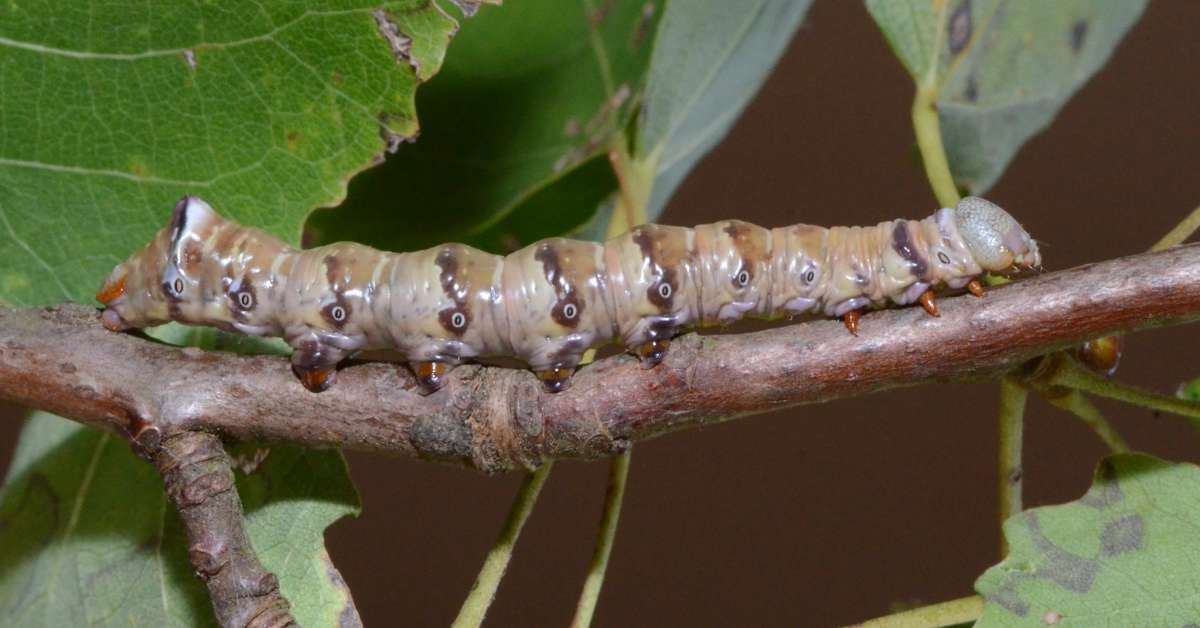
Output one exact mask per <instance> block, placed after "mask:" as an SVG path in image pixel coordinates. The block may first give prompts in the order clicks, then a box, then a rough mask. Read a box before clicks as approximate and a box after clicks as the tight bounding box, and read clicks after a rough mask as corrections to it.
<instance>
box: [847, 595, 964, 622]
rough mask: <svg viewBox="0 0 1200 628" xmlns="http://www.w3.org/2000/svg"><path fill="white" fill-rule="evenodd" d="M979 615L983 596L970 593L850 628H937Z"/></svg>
mask: <svg viewBox="0 0 1200 628" xmlns="http://www.w3.org/2000/svg"><path fill="white" fill-rule="evenodd" d="M980 615H983V598H982V597H979V596H978V595H972V596H971V597H964V598H959V599H957V600H950V601H949V602H942V603H941V604H934V605H932V606H923V607H921V608H914V609H912V610H909V611H904V612H902V613H895V614H892V615H886V616H884V617H877V618H875V619H872V620H869V621H865V622H863V623H861V624H857V625H856V626H854V627H852V628H937V627H939V626H953V625H955V624H965V623H967V622H972V621H975V620H977V619H979V616H980Z"/></svg>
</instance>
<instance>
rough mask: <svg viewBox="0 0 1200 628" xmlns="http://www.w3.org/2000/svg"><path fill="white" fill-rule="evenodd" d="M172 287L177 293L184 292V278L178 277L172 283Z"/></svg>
mask: <svg viewBox="0 0 1200 628" xmlns="http://www.w3.org/2000/svg"><path fill="white" fill-rule="evenodd" d="M171 289H172V290H174V291H175V294H176V295H180V294H183V280H182V279H180V278H179V277H176V278H175V282H174V283H172V284H171Z"/></svg>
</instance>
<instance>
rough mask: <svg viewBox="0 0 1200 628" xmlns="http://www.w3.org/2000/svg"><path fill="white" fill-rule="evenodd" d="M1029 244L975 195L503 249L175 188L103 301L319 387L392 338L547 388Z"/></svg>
mask: <svg viewBox="0 0 1200 628" xmlns="http://www.w3.org/2000/svg"><path fill="white" fill-rule="evenodd" d="M1040 264H1041V258H1040V255H1039V253H1038V249H1037V244H1036V243H1035V242H1034V240H1033V239H1032V238H1030V236H1029V234H1028V233H1026V231H1025V229H1024V228H1022V227H1021V225H1020V224H1018V223H1017V221H1016V220H1014V219H1013V218H1012V216H1010V215H1009V214H1008V213H1007V212H1005V211H1004V210H1003V209H1001V208H999V207H998V206H996V205H994V204H992V203H991V202H988V201H986V200H983V199H980V198H974V197H972V198H967V199H964V200H963V201H962V202H960V203H959V204H958V205H957V206H956V207H954V208H944V209H940V210H938V211H937V212H936V213H934V214H933V215H932V216H929V217H928V218H925V219H923V220H904V219H901V220H893V221H888V222H881V223H879V224H878V225H875V226H873V227H832V228H823V227H817V226H812V225H803V224H800V225H793V226H789V227H779V228H775V229H766V228H763V227H759V226H756V225H752V224H750V223H746V222H742V221H739V220H726V221H722V222H717V223H713V224H708V225H700V226H697V227H695V228H692V229H688V228H684V227H670V226H663V225H643V226H640V227H637V228H635V229H633V230H632V231H630V232H628V233H626V234H624V235H621V236H618V237H616V238H614V239H611V240H608V241H607V242H603V243H596V242H584V241H578V240H569V239H564V238H550V239H546V240H542V241H540V242H536V243H534V244H531V245H529V246H527V247H525V248H523V249H520V250H518V251H516V252H513V253H510V254H509V255H507V256H499V255H492V254H489V253H485V252H483V251H480V250H478V249H474V248H471V247H469V246H466V245H462V244H446V245H443V246H438V247H434V248H431V249H427V250H424V251H417V252H410V253H390V252H384V251H379V250H376V249H373V248H370V247H368V246H365V245H361V244H355V243H348V242H343V243H337V244H330V245H327V246H322V247H319V248H313V249H306V250H300V249H294V248H292V247H290V246H288V245H286V244H284V243H283V242H281V241H279V240H278V239H276V238H274V237H272V236H270V235H268V234H266V233H264V232H262V231H259V230H257V229H254V228H250V227H244V226H242V225H239V224H237V223H235V222H233V221H230V220H227V219H225V218H223V217H221V216H220V215H218V214H217V213H216V212H215V211H214V210H213V209H212V208H211V207H209V205H208V204H207V203H205V202H204V201H202V200H200V199H198V198H196V197H191V196H189V197H184V198H183V199H182V200H181V201H180V202H179V203H178V204H177V205H176V206H175V208H174V211H173V212H172V215H171V221H170V223H169V224H168V225H167V226H166V227H165V228H163V229H162V230H161V231H159V233H158V234H157V235H156V236H155V238H154V239H153V240H152V241H151V242H150V243H149V244H148V245H147V246H146V247H145V248H143V249H142V250H141V251H139V252H137V253H134V254H133V255H132V256H131V257H130V258H129V259H128V260H126V261H125V262H123V263H121V264H119V265H118V266H117V267H116V268H115V269H113V272H112V273H111V275H110V276H109V277H108V278H107V280H106V281H105V283H104V286H103V287H102V288H101V290H100V293H99V294H97V297H96V298H97V299H98V300H99V301H101V302H102V303H103V304H105V305H106V306H107V309H106V310H105V311H104V313H103V314H102V316H101V319H102V322H103V324H104V326H105V327H107V328H108V329H111V330H114V331H119V330H123V329H128V328H140V327H147V326H151V325H158V324H162V323H165V322H167V321H178V322H181V323H186V324H190V325H206V326H213V327H218V328H221V329H225V330H228V331H233V332H238V333H242V334H252V335H260V336H280V337H282V338H284V339H285V340H286V341H287V343H288V344H289V345H291V346H292V347H293V348H294V349H295V351H294V353H293V355H292V366H293V370H294V371H295V372H296V374H297V376H298V377H299V378H300V380H301V382H302V383H303V384H304V385H305V386H306V387H307V388H308V389H309V390H312V391H314V392H319V391H321V390H324V389H325V388H326V387H328V386H329V385H331V384H332V383H333V381H334V378H335V374H336V371H335V368H336V366H337V365H338V363H339V362H341V361H342V359H344V358H346V357H348V356H349V355H351V354H352V353H354V352H356V351H358V350H361V349H372V348H395V349H397V350H399V352H400V353H401V354H403V355H404V356H405V358H406V359H407V360H408V361H409V362H410V364H411V365H412V367H413V371H414V372H415V374H416V375H417V379H418V381H419V383H420V385H421V387H422V388H423V390H424V392H432V391H434V390H436V389H437V388H439V387H440V386H441V385H442V384H443V382H444V381H445V378H446V375H447V373H448V372H449V370H450V369H451V368H453V367H454V366H455V365H458V364H460V363H462V362H463V361H464V360H469V359H472V358H476V357H480V356H513V357H517V358H520V359H521V360H524V361H525V362H526V363H527V364H528V365H529V366H530V367H531V368H532V369H533V370H534V371H535V372H536V373H537V375H538V377H539V378H540V379H541V380H542V381H543V383H544V384H545V386H546V388H547V389H548V390H550V391H552V392H557V391H560V390H563V389H564V388H566V386H567V384H568V383H569V378H570V376H571V374H572V373H573V370H574V368H575V367H576V366H577V365H578V364H579V361H580V359H581V357H582V355H583V353H584V351H586V350H587V349H589V348H592V347H596V346H599V345H603V344H606V343H608V342H610V341H611V340H612V339H614V338H616V339H618V340H619V341H620V342H621V343H623V344H624V345H625V346H626V347H627V348H628V349H629V350H630V351H631V352H633V353H634V354H636V355H637V356H638V357H640V358H641V360H642V364H643V366H645V367H647V368H649V367H653V366H654V365H656V364H658V363H659V362H660V361H661V360H662V359H663V356H664V355H665V352H666V350H667V347H668V342H669V340H670V339H671V337H672V336H674V335H675V334H676V333H679V332H680V331H682V330H684V329H687V328H691V327H696V326H703V325H712V324H725V323H729V322H731V321H734V320H736V319H739V318H742V317H745V316H754V317H760V318H775V317H781V316H794V315H799V314H805V313H814V314H821V315H825V316H833V317H841V318H842V319H843V320H844V321H845V322H846V324H847V327H849V328H850V331H851V332H852V333H856V329H857V325H858V314H859V313H860V312H861V311H863V310H864V309H867V308H872V307H885V306H887V305H888V304H897V305H907V304H911V303H914V302H920V303H921V304H922V305H923V306H924V307H925V308H926V310H928V311H929V312H930V314H934V315H936V313H937V310H936V305H935V304H934V301H933V292H932V290H933V289H935V288H937V287H940V286H948V287H950V288H962V287H964V286H967V287H968V289H970V290H971V291H972V292H974V293H976V294H977V295H982V290H981V288H980V287H979V283H978V282H977V281H976V278H977V277H978V276H979V275H980V274H982V273H983V272H985V271H990V272H997V273H1007V272H1012V271H1015V270H1019V269H1021V268H1028V267H1034V266H1039V265H1040Z"/></svg>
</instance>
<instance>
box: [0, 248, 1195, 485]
mask: <svg viewBox="0 0 1200 628" xmlns="http://www.w3.org/2000/svg"><path fill="white" fill-rule="evenodd" d="M939 307H940V310H941V316H940V317H937V318H933V317H929V316H927V315H926V314H925V313H924V312H923V311H922V310H921V309H920V308H902V309H891V310H883V311H879V312H874V313H871V314H869V315H867V316H864V317H863V318H862V321H861V324H860V331H859V335H858V336H851V335H849V334H847V333H846V330H845V329H844V328H843V326H842V325H841V323H839V322H838V321H831V320H817V321H811V322H807V323H802V324H793V325H787V326H781V327H778V328H775V329H769V330H766V331H759V332H754V333H744V334H730V335H722V336H708V335H705V336H702V335H696V334H689V335H686V336H683V337H682V338H679V339H676V340H675V341H674V342H673V343H672V345H671V350H670V352H669V354H668V356H667V359H666V361H665V362H664V363H663V364H662V365H660V366H658V367H656V368H653V369H649V370H643V369H641V368H639V366H638V364H637V363H636V361H635V360H634V359H632V358H631V357H629V356H624V355H620V356H613V357H610V358H607V359H603V360H599V361H597V362H595V363H593V364H591V365H589V366H586V367H584V368H582V369H580V371H579V373H577V374H576V375H575V377H574V380H573V384H572V387H571V388H570V389H569V390H567V391H566V392H563V393H559V394H548V393H544V392H542V390H541V387H540V384H539V383H538V381H537V380H536V379H535V378H534V376H533V375H532V374H531V373H529V372H527V371H525V370H520V369H513V368H501V367H495V366H478V365H468V366H462V367H459V368H457V369H455V370H454V371H453V373H452V374H451V376H450V378H449V383H448V384H447V385H446V387H445V388H444V389H442V390H441V391H439V392H437V393H435V394H433V395H430V396H427V397H425V396H421V395H420V394H417V392H416V385H415V381H414V379H413V377H412V375H411V374H410V373H409V371H408V369H407V368H406V367H404V366H400V365H394V364H388V363H369V364H357V365H353V366H349V367H347V368H344V369H342V371H341V372H340V373H339V374H338V380H337V384H336V385H334V387H333V388H332V389H331V390H329V391H326V392H323V393H320V394H314V393H310V392H308V391H307V390H305V389H304V388H303V387H302V386H301V385H300V384H299V383H298V382H297V381H296V380H295V378H294V377H293V376H292V373H291V369H290V368H289V367H288V362H287V361H286V360H285V359H284V358H281V357H277V356H241V355H232V354H226V353H219V352H208V351H202V350H199V349H193V348H182V349H181V348H176V347H171V346H166V345H162V344H158V343H154V342H149V341H147V340H145V339H143V338H139V337H137V336H134V335H130V334H117V333H111V332H108V331H105V330H104V329H103V328H102V327H101V326H100V323H99V321H98V320H97V318H98V315H97V311H96V310H95V309H93V308H91V307H86V306H82V305H63V306H56V307H50V308H39V309H17V310H14V309H3V308H0V398H4V399H8V400H12V401H15V402H17V403H20V404H24V405H26V406H30V407H35V408H40V409H44V410H48V411H50V412H54V413H56V414H60V415H62V416H65V417H68V418H71V419H74V420H77V421H82V422H84V423H89V424H92V425H97V426H100V427H105V428H108V429H115V430H117V431H120V432H124V433H126V434H127V435H128V436H129V437H130V438H132V439H133V440H134V441H135V442H136V443H139V446H143V447H148V448H150V449H153V447H154V445H155V443H156V442H159V441H165V440H166V439H167V438H169V437H170V436H171V435H173V434H174V433H176V432H179V431H186V430H205V431H210V432H214V433H218V434H222V435H225V436H229V437H233V438H238V439H249V440H263V441H282V442H289V443H295V444H300V445H305V446H311V447H345V448H350V449H358V450H367V451H378V452H392V453H397V454H401V455H407V456H416V457H419V458H424V459H430V460H437V461H442V462H448V463H454V464H458V465H464V466H469V467H473V468H476V469H479V470H482V471H485V472H496V471H503V470H508V469H512V468H521V467H524V468H532V467H536V466H537V465H538V464H540V463H541V462H542V461H543V460H546V459H551V458H595V457H602V456H609V455H612V454H614V453H617V452H620V451H623V450H624V449H625V448H626V447H628V446H629V444H630V443H632V442H634V441H638V440H645V439H647V438H651V437H654V436H659V435H661V434H665V433H668V432H671V431H674V430H679V429H684V428H689V427H696V426H699V425H704V424H710V423H715V422H719V421H725V420H729V419H733V418H736V417H739V416H744V415H748V414H754V413H758V412H766V411H769V410H776V409H779V408H785V407H789V406H795V405H799V404H805V403H814V402H824V401H830V400H833V399H840V398H844V397H851V396H856V395H863V394H867V393H872V392H876V391H880V390H885V389H888V388H895V387H899V386H910V385H915V384H923V383H930V382H935V381H947V380H976V379H986V378H994V377H996V376H997V375H999V374H1000V373H1003V372H1006V371H1009V370H1011V369H1013V368H1015V367H1017V366H1019V365H1021V364H1022V363H1023V362H1025V361H1027V360H1029V359H1031V358H1033V357H1036V356H1038V355H1042V354H1045V353H1049V352H1052V351H1055V350H1058V349H1062V348H1064V347H1069V346H1071V345H1075V344H1077V343H1080V342H1082V341H1084V340H1087V339H1089V338H1095V337H1098V336H1102V335H1105V334H1110V333H1113V332H1120V331H1132V330H1135V329H1141V328H1146V327H1153V326H1161V325H1170V324H1179V323H1185V322H1189V321H1193V320H1195V319H1197V318H1198V317H1200V245H1191V246H1185V247H1180V248H1176V249H1171V250H1168V251H1165V252H1160V253H1146V254H1141V255H1134V256H1131V257H1126V258H1122V259H1118V260H1111V261H1107V262H1102V263H1098V264H1094V265H1090V266H1084V267H1079V268H1075V269H1071V270H1066V271H1061V272H1056V273H1049V274H1043V275H1038V276H1035V277H1031V278H1028V279H1023V280H1019V281H1016V282H1014V283H1012V284H1009V285H1006V286H1003V287H1001V288H998V289H995V290H992V291H990V292H989V293H988V294H987V295H986V296H985V297H984V298H982V299H977V298H974V297H971V296H959V297H953V298H948V299H944V300H942V301H940V302H939Z"/></svg>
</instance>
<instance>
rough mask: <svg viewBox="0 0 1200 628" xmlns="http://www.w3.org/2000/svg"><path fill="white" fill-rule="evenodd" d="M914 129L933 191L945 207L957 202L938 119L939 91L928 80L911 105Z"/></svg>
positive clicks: (918, 88) (919, 87)
mask: <svg viewBox="0 0 1200 628" xmlns="http://www.w3.org/2000/svg"><path fill="white" fill-rule="evenodd" d="M912 121H913V130H914V131H916V134H917V147H918V148H920V150H921V161H922V162H923V163H924V165H925V176H926V177H928V178H929V185H930V187H932V188H933V194H934V196H936V197H937V200H938V202H939V203H941V204H942V206H943V207H954V206H955V205H957V204H958V201H959V196H958V188H957V187H955V185H954V176H953V175H951V174H950V162H949V161H948V160H947V159H946V148H945V146H943V145H942V129H941V122H940V121H939V120H938V111H937V91H936V90H935V88H934V87H933V86H932V84H931V83H930V82H929V81H926V83H925V84H922V85H918V86H917V94H916V97H914V98H913V105H912Z"/></svg>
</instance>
